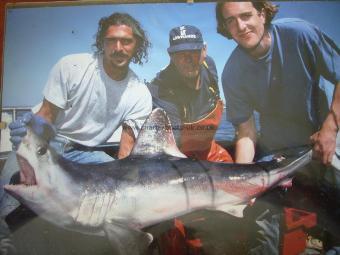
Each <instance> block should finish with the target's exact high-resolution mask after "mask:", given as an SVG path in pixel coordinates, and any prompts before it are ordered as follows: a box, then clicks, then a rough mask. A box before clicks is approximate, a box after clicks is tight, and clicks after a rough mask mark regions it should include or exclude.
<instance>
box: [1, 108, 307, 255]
mask: <svg viewBox="0 0 340 255" xmlns="http://www.w3.org/2000/svg"><path fill="white" fill-rule="evenodd" d="M47 132H49V131H47ZM311 158H312V153H311V151H310V150H309V151H304V152H301V153H300V154H299V155H294V156H292V155H288V156H286V157H285V155H281V157H276V158H275V159H274V160H272V161H270V162H262V163H254V164H233V163H214V162H208V161H198V160H193V159H189V158H185V155H184V154H182V153H181V152H180V151H179V149H178V148H177V146H176V143H175V140H174V136H173V133H172V129H171V124H170V121H169V119H168V117H167V116H166V113H165V112H164V110H162V109H155V110H154V111H153V112H152V113H151V114H150V116H149V117H148V119H147V120H146V122H145V123H144V125H143V127H142V130H141V132H140V134H139V136H138V138H137V140H136V143H135V146H134V148H133V150H132V153H131V155H130V156H129V157H127V158H125V159H121V160H115V161H112V162H107V163H102V164H79V163H74V162H71V161H67V160H65V159H64V158H62V157H59V156H57V155H56V153H55V152H54V151H53V149H52V148H50V147H49V145H48V141H46V140H45V139H44V138H42V137H39V136H37V135H36V134H35V133H34V132H33V131H32V130H31V128H30V127H28V133H27V135H26V136H25V137H24V138H23V140H22V143H21V145H20V146H19V149H18V151H17V159H18V162H19V165H20V168H21V171H20V179H21V183H20V184H18V185H6V186H5V187H4V188H5V190H6V191H7V192H8V193H10V194H11V195H13V196H14V197H15V198H17V199H18V200H19V201H21V202H22V203H23V204H25V205H26V206H27V207H29V208H30V209H31V210H33V211H34V212H35V213H36V214H37V215H39V216H40V217H42V218H44V219H46V220H47V221H49V222H51V223H53V224H55V225H57V226H60V227H62V228H66V229H70V230H73V231H78V232H81V233H86V234H92V235H101V236H107V237H108V239H109V240H110V242H111V244H112V247H113V249H114V251H115V254H143V253H144V252H145V251H146V249H147V247H148V245H149V244H150V243H151V242H152V239H153V238H152V235H151V234H149V233H145V232H143V231H142V229H143V228H145V227H148V226H151V225H153V224H156V223H159V222H162V221H165V220H168V219H172V218H175V217H178V216H181V215H185V214H187V213H190V212H193V211H196V210H200V209H208V210H218V211H223V212H226V213H229V214H232V215H234V216H238V217H242V211H243V209H244V207H245V206H246V205H247V204H248V203H249V202H250V201H251V200H252V199H254V198H256V197H258V196H260V195H261V194H263V193H264V192H266V191H268V190H270V189H271V188H273V187H275V186H277V185H279V184H280V183H281V182H283V181H285V180H287V178H291V177H292V176H293V175H294V173H295V172H296V171H298V170H299V168H301V167H303V166H304V165H306V164H307V163H309V162H310V161H311Z"/></svg>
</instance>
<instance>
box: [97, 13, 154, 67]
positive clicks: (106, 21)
mask: <svg viewBox="0 0 340 255" xmlns="http://www.w3.org/2000/svg"><path fill="white" fill-rule="evenodd" d="M98 25H99V26H98V31H97V34H96V36H95V37H96V42H95V43H94V44H93V47H96V48H97V49H96V51H95V52H96V53H97V54H98V53H102V52H103V51H104V49H103V48H104V37H105V35H106V32H107V29H108V28H109V27H110V26H113V25H126V26H129V27H130V28H131V29H132V32H133V35H134V37H135V38H136V42H137V43H136V52H135V54H134V56H133V57H132V59H131V61H132V62H133V63H135V64H139V65H142V64H143V60H144V61H145V62H147V61H148V48H149V47H150V46H151V43H150V41H149V39H148V37H147V35H146V32H145V31H144V30H143V29H142V27H141V25H140V24H139V22H138V21H137V20H135V19H134V18H133V17H131V16H130V15H129V14H127V13H119V12H116V13H113V14H111V15H110V16H108V17H103V18H101V19H100V21H99V24H98Z"/></svg>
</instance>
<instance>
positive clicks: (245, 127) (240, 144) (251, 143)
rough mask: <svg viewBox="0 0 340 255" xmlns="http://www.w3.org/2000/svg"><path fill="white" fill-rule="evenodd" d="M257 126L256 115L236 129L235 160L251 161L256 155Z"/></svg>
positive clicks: (239, 161) (240, 161)
mask: <svg viewBox="0 0 340 255" xmlns="http://www.w3.org/2000/svg"><path fill="white" fill-rule="evenodd" d="M255 144H256V127H255V121H254V116H251V117H250V118H249V119H248V120H247V121H246V122H243V123H241V124H240V125H238V127H237V129H236V144H235V162H236V163H250V162H252V161H253V159H254V156H255Z"/></svg>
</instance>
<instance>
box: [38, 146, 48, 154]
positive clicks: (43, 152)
mask: <svg viewBox="0 0 340 255" xmlns="http://www.w3.org/2000/svg"><path fill="white" fill-rule="evenodd" d="M46 151H47V146H40V147H39V148H38V149H37V153H38V155H40V156H42V155H44V154H45V153H46Z"/></svg>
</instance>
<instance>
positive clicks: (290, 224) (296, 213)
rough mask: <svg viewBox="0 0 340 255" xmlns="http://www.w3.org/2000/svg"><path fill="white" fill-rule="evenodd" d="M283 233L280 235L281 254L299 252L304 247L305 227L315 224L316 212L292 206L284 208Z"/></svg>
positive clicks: (291, 254)
mask: <svg viewBox="0 0 340 255" xmlns="http://www.w3.org/2000/svg"><path fill="white" fill-rule="evenodd" d="M284 215H285V217H284V218H285V233H284V235H283V237H282V255H295V254H300V253H301V252H303V251H304V250H305V249H306V240H307V234H306V233H305V229H308V228H312V227H314V226H315V225H316V214H315V213H311V212H307V211H303V210H298V209H294V208H284Z"/></svg>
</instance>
